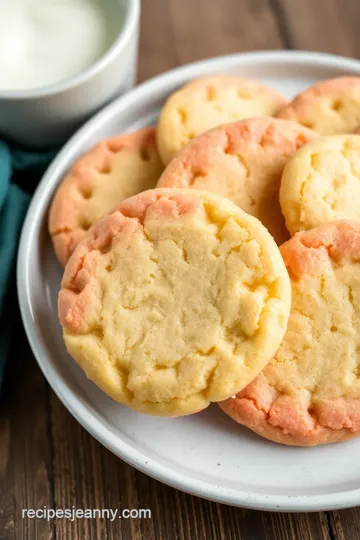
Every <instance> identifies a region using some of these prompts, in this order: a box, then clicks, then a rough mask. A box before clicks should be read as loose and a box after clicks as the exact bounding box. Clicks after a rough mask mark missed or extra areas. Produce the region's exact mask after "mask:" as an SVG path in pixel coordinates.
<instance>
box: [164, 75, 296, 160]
mask: <svg viewBox="0 0 360 540" xmlns="http://www.w3.org/2000/svg"><path fill="white" fill-rule="evenodd" d="M287 103H288V100H287V99H286V98H285V97H284V96H282V95H281V94H279V93H278V92H276V91H275V90H273V89H272V88H269V87H267V86H264V85H262V84H260V83H259V82H257V81H253V80H250V79H244V78H242V77H234V76H228V75H223V76H220V75H218V76H209V77H203V78H201V79H197V80H195V81H192V82H190V83H188V84H187V85H185V86H184V87H183V88H181V89H180V90H178V91H177V92H175V93H174V94H172V95H171V96H170V97H169V99H168V100H167V102H166V104H165V106H164V108H163V109H162V111H161V115H160V119H159V124H158V131H157V140H158V146H159V152H160V156H161V158H162V160H163V162H164V164H165V165H167V164H168V163H169V162H170V161H171V160H172V158H173V157H174V156H175V155H176V154H177V152H179V150H181V148H183V147H184V146H185V145H186V144H187V143H188V142H189V141H190V140H192V139H193V138H194V137H196V136H197V135H199V134H200V133H203V132H204V131H208V130H209V129H212V128H214V127H216V126H219V125H221V124H225V123H228V122H234V121H236V120H242V119H243V118H253V117H258V116H275V114H276V113H277V112H278V111H279V110H280V109H281V108H282V107H284V106H285V105H286V104H287Z"/></svg>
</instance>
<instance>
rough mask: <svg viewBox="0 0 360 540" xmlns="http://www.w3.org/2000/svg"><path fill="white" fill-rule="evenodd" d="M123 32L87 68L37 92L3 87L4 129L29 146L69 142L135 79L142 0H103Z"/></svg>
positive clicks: (0, 118) (0, 116)
mask: <svg viewBox="0 0 360 540" xmlns="http://www.w3.org/2000/svg"><path fill="white" fill-rule="evenodd" d="M103 2H104V5H105V7H106V9H108V10H109V11H110V12H111V13H112V16H113V19H114V21H115V24H116V21H117V20H118V21H119V30H118V36H117V38H116V40H115V41H114V43H113V44H112V46H111V47H110V48H109V49H108V50H107V52H106V53H105V54H104V55H103V56H102V57H101V58H100V59H99V61H98V62H96V63H95V64H94V65H93V66H92V67H90V68H89V69H88V70H86V71H85V72H83V73H81V74H80V75H78V76H77V77H74V78H72V79H69V80H66V81H64V82H61V83H58V84H54V85H51V86H47V87H44V88H38V89H34V90H24V91H10V90H6V91H5V90H4V91H2V90H1V89H0V133H1V134H2V135H5V136H6V137H8V138H10V139H12V140H14V141H16V142H18V143H20V144H23V145H25V146H29V147H34V148H42V147H49V146H52V145H58V144H61V143H63V142H65V141H66V140H67V139H68V138H69V136H70V135H72V134H73V133H74V131H75V130H76V129H78V127H79V126H80V125H81V124H82V123H84V121H85V120H87V119H88V118H89V117H90V116H91V115H92V114H94V112H95V111H97V110H98V109H99V108H100V107H102V106H103V105H104V104H105V103H107V102H108V101H109V100H111V99H112V98H114V97H115V96H118V95H119V94H121V93H123V92H126V91H127V90H129V89H130V88H132V86H133V85H134V83H135V78H136V68H137V45H138V30H139V14H140V0H103Z"/></svg>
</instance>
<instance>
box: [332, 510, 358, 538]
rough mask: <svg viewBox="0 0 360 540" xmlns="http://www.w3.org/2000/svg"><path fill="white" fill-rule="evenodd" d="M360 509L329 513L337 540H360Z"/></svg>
mask: <svg viewBox="0 0 360 540" xmlns="http://www.w3.org/2000/svg"><path fill="white" fill-rule="evenodd" d="M359 520H360V508H350V509H349V510H339V511H336V512H330V513H329V522H330V526H331V529H332V531H333V538H334V539H336V540H360V528H359Z"/></svg>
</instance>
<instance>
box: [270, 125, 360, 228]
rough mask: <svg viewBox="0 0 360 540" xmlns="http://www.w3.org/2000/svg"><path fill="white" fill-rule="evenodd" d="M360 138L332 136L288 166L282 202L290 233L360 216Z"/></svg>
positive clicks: (311, 145) (314, 144) (299, 154)
mask: <svg viewBox="0 0 360 540" xmlns="http://www.w3.org/2000/svg"><path fill="white" fill-rule="evenodd" d="M359 199H360V137H359V135H329V136H327V137H320V138H319V139H317V140H316V141H313V142H311V143H309V144H307V145H306V146H305V147H304V148H301V149H300V150H299V151H298V152H297V153H296V154H295V155H294V157H293V158H292V159H290V161H289V163H288V164H287V165H286V167H285V169H284V172H283V175H282V179H281V187H280V205H281V209H282V212H283V214H284V216H285V222H286V227H287V229H288V231H289V232H290V234H291V235H293V234H295V233H296V232H298V231H301V230H308V229H312V228H314V227H317V226H318V225H321V224H322V223H327V222H330V221H334V220H337V219H357V218H360V207H359Z"/></svg>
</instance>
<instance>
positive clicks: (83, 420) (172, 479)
mask: <svg viewBox="0 0 360 540" xmlns="http://www.w3.org/2000/svg"><path fill="white" fill-rule="evenodd" d="M240 59H241V61H242V65H246V64H247V63H252V62H254V61H257V60H259V61H266V62H269V63H272V62H275V63H276V62H279V61H280V62H281V61H289V60H290V59H291V61H292V62H293V63H295V65H297V66H301V64H302V63H307V62H309V60H310V61H311V63H312V65H314V66H323V65H327V66H334V67H341V68H344V69H349V70H350V71H353V76H355V75H356V74H358V73H359V74H360V61H359V60H356V59H352V58H346V57H344V56H340V55H333V54H327V53H319V52H308V51H283V50H273V51H256V52H250V53H236V54H231V55H225V56H218V57H213V58H209V59H206V60H201V61H198V62H193V63H189V64H186V65H184V66H180V67H178V68H175V69H171V70H169V71H166V72H164V73H162V74H161V75H158V76H156V77H154V78H152V79H150V80H148V81H145V82H144V83H142V84H141V85H139V86H138V87H137V88H135V89H133V90H131V91H130V92H128V93H127V94H125V95H123V96H121V97H119V98H117V99H115V100H114V101H112V102H111V103H110V104H108V105H107V106H105V107H104V108H103V109H102V110H100V111H99V112H98V113H97V114H95V115H94V116H93V117H92V118H91V119H90V120H88V121H87V122H86V123H85V124H84V125H83V126H82V127H81V128H80V129H79V130H78V131H77V132H76V133H75V134H74V135H73V136H72V137H71V138H70V139H69V141H68V142H67V143H66V144H65V146H64V147H63V148H62V149H61V151H60V153H59V154H58V155H57V156H56V157H55V159H54V160H53V162H52V163H51V165H50V166H49V168H48V169H47V171H46V172H45V174H44V175H43V177H42V179H41V182H40V183H39V186H38V188H37V189H36V191H35V194H34V196H33V198H32V201H31V203H30V206H29V209H28V212H27V215H26V218H25V221H24V225H23V229H22V233H21V239H20V247H19V250H18V258H17V292H18V299H19V305H20V311H21V317H22V321H23V324H24V329H25V332H26V335H27V338H28V340H29V343H30V346H31V349H32V352H33V354H34V356H35V358H36V361H37V363H38V365H39V367H40V369H41V371H42V373H43V375H44V376H45V378H46V379H47V381H48V383H49V385H50V386H51V388H52V389H53V391H54V392H55V394H56V395H57V396H58V398H59V399H60V401H61V402H62V403H63V404H64V405H65V407H66V408H67V410H68V411H69V412H70V413H71V414H72V416H73V417H74V418H75V419H76V420H77V421H78V422H79V423H80V424H81V425H82V426H83V427H84V428H85V429H86V431H88V433H90V434H91V435H92V436H93V437H94V438H95V439H97V440H98V441H99V442H100V443H101V444H102V445H103V446H104V447H106V448H107V449H108V450H110V451H111V452H113V453H114V454H115V455H116V456H118V457H120V458H121V459H122V460H123V461H125V462H126V463H128V464H130V465H131V466H133V467H135V468H136V469H138V470H139V471H141V472H143V473H145V474H147V475H149V476H150V477H152V478H155V479H156V480H159V481H160V482H163V483H164V484H166V485H169V486H171V487H174V488H176V489H179V490H181V491H185V492H186V493H190V494H192V495H195V496H198V497H201V498H205V499H207V500H210V501H215V502H220V503H223V504H229V505H232V506H239V507H242V508H249V509H256V510H265V511H279V512H307V511H325V510H338V509H341V508H349V507H353V506H357V505H359V501H360V488H355V489H350V490H345V491H340V490H339V492H337V493H325V494H320V495H314V496H307V495H283V494H271V495H268V494H266V493H257V492H254V493H253V492H247V491H244V490H242V489H234V488H223V487H221V486H218V485H215V484H213V483H210V482H208V481H203V480H200V479H194V478H192V477H191V476H188V475H184V474H183V473H182V472H181V471H175V470H173V469H170V468H169V467H168V466H167V465H166V464H161V463H158V462H157V461H156V460H154V459H153V458H152V457H148V456H146V455H144V454H143V453H142V452H141V450H138V449H134V448H133V447H132V446H131V445H129V444H128V443H127V442H125V441H122V440H121V441H119V440H118V438H117V436H116V434H115V433H114V432H113V430H112V427H111V426H110V425H104V423H103V422H102V420H101V419H100V418H98V417H97V414H96V411H95V410H94V408H93V407H92V406H91V404H89V403H86V402H82V400H81V398H80V397H79V396H78V395H77V394H76V392H75V391H73V389H72V388H71V387H69V386H68V385H67V383H66V382H64V381H63V380H62V379H61V378H58V379H56V378H54V377H53V376H52V375H51V372H52V371H53V367H52V366H51V365H49V364H47V363H46V356H47V353H46V351H45V347H44V345H43V343H42V342H41V340H40V339H39V337H38V336H37V331H36V327H35V326H34V320H33V312H32V305H31V300H30V293H29V289H28V288H27V286H26V284H28V283H29V275H30V274H31V272H30V267H29V265H28V262H29V261H30V260H31V258H32V257H34V256H35V254H34V252H33V251H32V246H31V241H30V240H31V238H32V236H33V235H34V231H35V229H36V228H37V226H38V224H39V223H41V221H42V220H43V219H44V216H46V211H47V207H46V206H44V201H46V200H48V197H49V196H50V195H51V194H52V193H53V192H54V190H55V189H56V186H57V185H58V183H59V181H60V179H61V176H60V174H59V173H60V172H61V171H63V170H64V163H65V162H66V158H67V156H68V154H69V153H72V152H73V151H74V150H75V149H77V148H79V147H81V146H82V144H83V142H84V140H85V139H86V137H87V134H88V132H94V131H96V130H97V129H98V128H99V126H101V125H103V124H104V123H106V122H107V121H108V119H109V118H110V117H111V116H112V115H113V114H116V113H117V112H119V111H120V110H124V109H125V108H126V106H127V105H128V104H130V103H132V102H134V101H135V102H137V101H139V100H141V99H142V98H143V97H144V96H146V95H147V94H149V93H150V94H151V93H152V92H154V91H156V89H157V88H158V86H159V85H160V86H161V87H164V88H168V87H169V86H173V85H174V84H179V83H180V84H183V83H184V81H185V80H187V79H188V78H193V77H194V75H195V76H201V75H203V74H204V73H205V72H207V70H208V68H209V67H211V68H212V70H214V71H215V70H217V69H221V67H222V66H223V65H224V64H226V65H227V68H228V69H230V68H231V67H233V66H236V65H237V63H238V62H239V60H240ZM55 178H56V180H57V181H56V182H55ZM119 449H120V451H119Z"/></svg>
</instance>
